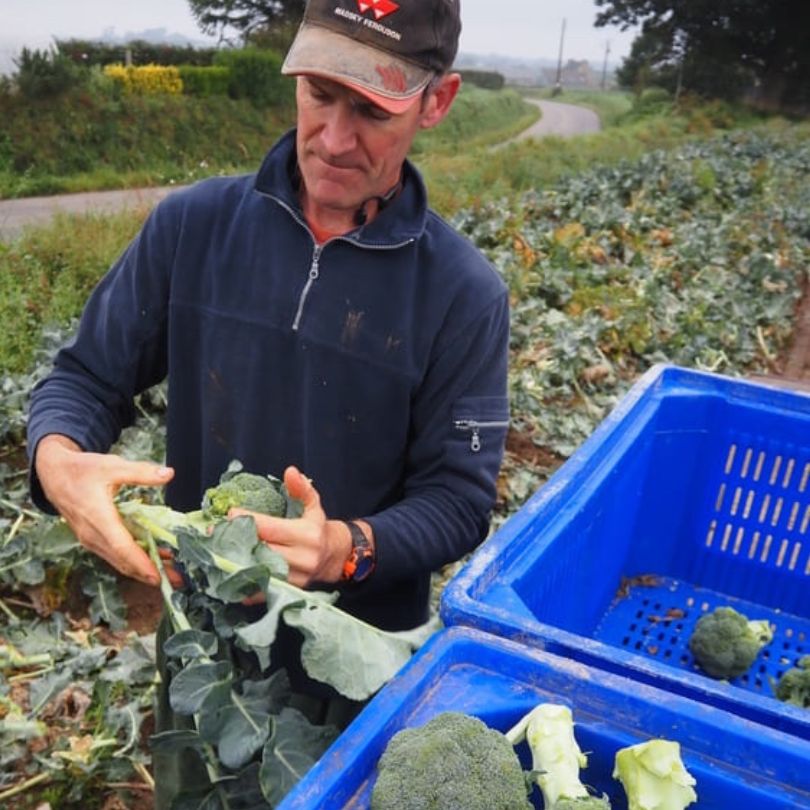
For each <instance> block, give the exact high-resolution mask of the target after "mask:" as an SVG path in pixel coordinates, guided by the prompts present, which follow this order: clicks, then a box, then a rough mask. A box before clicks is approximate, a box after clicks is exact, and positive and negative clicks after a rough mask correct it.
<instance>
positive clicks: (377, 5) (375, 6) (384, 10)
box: [357, 0, 399, 20]
mask: <svg viewBox="0 0 810 810" xmlns="http://www.w3.org/2000/svg"><path fill="white" fill-rule="evenodd" d="M357 8H359V9H360V13H361V14H365V13H366V12H367V11H368V10H369V9H371V10H372V12H373V13H374V19H375V20H381V19H382V18H383V17H387V16H388V15H389V14H393V13H394V12H395V11H396V10H397V9H398V8H399V5H398V4H397V3H394V2H393V0H357Z"/></svg>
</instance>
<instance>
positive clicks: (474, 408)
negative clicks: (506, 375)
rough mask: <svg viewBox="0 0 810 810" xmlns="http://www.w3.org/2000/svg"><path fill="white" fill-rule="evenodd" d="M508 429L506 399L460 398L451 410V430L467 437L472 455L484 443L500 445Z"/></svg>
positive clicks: (478, 450) (507, 403)
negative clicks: (491, 442) (489, 442)
mask: <svg viewBox="0 0 810 810" xmlns="http://www.w3.org/2000/svg"><path fill="white" fill-rule="evenodd" d="M508 428H509V400H508V399H507V398H506V397H462V398H461V399H459V400H458V401H457V402H456V404H455V407H454V408H453V429H454V430H457V431H460V432H462V433H465V434H468V435H469V446H470V450H471V451H472V452H473V453H478V452H480V451H481V448H482V447H483V444H484V442H487V441H493V442H496V441H497V442H498V443H501V442H502V441H503V437H504V435H505V434H506V430H507V429H508Z"/></svg>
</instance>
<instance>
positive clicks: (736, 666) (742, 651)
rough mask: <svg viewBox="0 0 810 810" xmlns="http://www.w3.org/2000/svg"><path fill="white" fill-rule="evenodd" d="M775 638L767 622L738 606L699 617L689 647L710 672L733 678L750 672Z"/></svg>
mask: <svg viewBox="0 0 810 810" xmlns="http://www.w3.org/2000/svg"><path fill="white" fill-rule="evenodd" d="M772 639H773V628H772V627H771V625H770V624H769V623H768V622H767V621H759V620H757V621H749V620H748V618H747V617H746V616H744V615H743V614H742V613H738V612H737V611H736V610H734V608H731V607H719V608H716V609H715V610H713V611H712V612H711V613H706V614H704V615H703V616H701V617H700V618H699V619H698V621H697V624H695V629H694V631H693V632H692V635H691V636H690V637H689V650H690V651H691V653H692V655H693V656H694V657H695V661H696V662H697V664H698V666H699V667H700V668H701V669H702V670H703V671H704V672H705V673H706V674H707V675H711V676H712V677H713V678H718V679H729V678H736V677H738V676H739V675H743V674H744V673H745V672H747V671H748V670H749V669H750V667H751V665H752V664H753V663H754V661H755V660H756V657H757V656H758V655H759V652H760V650H761V649H762V648H763V647H765V646H766V645H767V644H770V642H771V640H772Z"/></svg>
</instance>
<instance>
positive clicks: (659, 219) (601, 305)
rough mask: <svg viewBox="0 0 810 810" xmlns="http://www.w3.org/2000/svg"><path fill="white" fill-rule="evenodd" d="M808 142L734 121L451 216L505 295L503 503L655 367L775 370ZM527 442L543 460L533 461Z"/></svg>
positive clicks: (799, 224)
mask: <svg viewBox="0 0 810 810" xmlns="http://www.w3.org/2000/svg"><path fill="white" fill-rule="evenodd" d="M809 143H810V142H808V141H807V140H806V139H804V138H801V137H794V136H793V134H792V133H791V132H790V131H787V132H785V133H779V132H772V133H765V132H748V133H742V132H736V133H733V134H729V135H726V136H722V137H719V138H714V139H709V140H705V141H700V142H695V143H691V144H688V145H686V146H683V147H681V148H678V149H676V150H673V151H669V152H665V151H653V152H650V153H648V154H646V155H645V156H644V157H642V158H641V159H639V160H636V161H632V162H630V161H627V162H623V163H621V164H620V165H618V166H608V167H597V168H595V169H593V170H591V171H588V172H585V173H582V174H579V175H577V176H576V177H573V178H571V179H570V180H568V181H567V182H565V183H562V184H559V185H557V186H556V187H554V188H552V189H549V190H546V191H542V192H540V191H538V192H531V193H528V194H525V195H523V196H522V197H520V198H519V199H518V200H517V201H506V200H504V201H503V202H500V203H489V204H487V205H484V206H481V207H480V208H476V209H468V210H465V211H464V212H461V213H459V214H458V215H457V216H456V217H455V218H454V219H453V222H454V224H455V225H456V226H457V227H458V228H460V229H461V230H462V231H463V232H464V233H466V234H467V235H468V236H469V237H470V238H471V239H472V240H473V241H474V242H475V243H476V244H477V245H478V246H479V247H480V248H481V249H482V250H483V251H484V252H485V253H486V254H487V255H488V256H489V258H490V260H491V261H492V262H493V264H494V265H495V267H496V268H497V269H498V270H499V271H500V273H501V274H502V275H503V277H504V278H505V280H506V281H507V283H508V285H509V288H510V292H511V302H512V337H511V358H510V379H509V388H510V395H511V406H512V424H513V428H514V430H515V432H516V433H517V434H519V435H520V436H521V437H523V438H524V439H525V442H524V444H525V445H526V446H525V447H524V449H523V452H522V454H521V456H520V458H519V459H518V460H517V461H516V462H515V463H514V464H512V461H511V458H510V457H509V455H507V460H506V467H505V468H504V487H503V490H502V499H503V500H504V502H505V509H506V511H507V512H509V511H511V509H514V508H515V507H516V506H517V505H518V504H519V503H520V502H521V498H522V497H523V496H524V494H525V493H526V491H527V490H528V491H533V489H536V487H537V485H539V483H541V482H542V481H543V480H545V479H546V477H547V476H548V474H549V472H550V471H553V469H555V468H556V466H557V465H558V464H559V463H560V461H562V460H564V459H565V458H567V457H568V456H569V455H570V454H571V453H572V452H573V451H574V450H575V449H576V448H577V447H578V446H579V445H580V444H581V443H582V442H583V441H584V440H585V438H586V437H587V436H588V435H590V433H591V432H592V431H593V429H594V428H595V426H596V425H597V424H598V423H599V422H600V421H601V420H602V419H603V418H604V417H605V416H606V415H607V414H608V412H609V411H610V409H611V408H612V407H613V406H614V405H615V404H616V402H617V401H618V399H619V398H620V397H621V396H622V395H623V394H624V393H626V391H627V390H628V389H629V387H630V385H632V383H633V382H635V380H636V379H638V377H639V376H640V375H641V374H642V373H644V372H645V371H646V370H647V369H648V368H650V367H651V366H652V365H653V364H655V363H658V362H670V363H675V364H678V365H682V366H685V367H689V368H697V369H702V370H707V371H717V372H722V373H726V374H729V375H732V376H737V375H752V374H757V373H759V374H768V373H779V369H780V358H781V357H783V356H784V353H785V349H786V348H787V346H788V343H789V340H790V336H791V334H792V324H793V313H794V309H795V306H796V303H797V301H798V300H799V297H800V296H801V292H802V285H803V281H804V279H805V278H806V267H807V266H808V265H810V215H808V211H810V183H808V182H807V179H808V176H809V175H810V146H809V145H808V144H809ZM532 447H535V448H540V449H542V451H543V453H542V456H543V457H542V458H541V459H539V460H538V463H537V464H536V466H532V465H529V466H527V464H526V460H527V459H529V460H531V458H532V455H531V452H530V451H531V448H532ZM512 487H514V491H512Z"/></svg>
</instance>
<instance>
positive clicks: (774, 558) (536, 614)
mask: <svg viewBox="0 0 810 810" xmlns="http://www.w3.org/2000/svg"><path fill="white" fill-rule="evenodd" d="M721 605H730V606H733V607H735V608H736V609H738V610H739V611H741V612H743V613H745V614H746V615H747V616H748V617H749V618H750V619H767V620H768V621H770V622H771V623H772V624H773V625H774V627H775V636H774V639H773V642H772V643H771V644H770V645H769V646H768V647H767V648H766V649H765V650H763V651H762V652H761V653H760V656H759V659H758V660H757V661H756V663H755V664H754V666H753V667H752V669H751V670H749V672H748V673H747V674H745V675H743V676H741V677H739V678H736V679H734V680H732V681H730V682H728V683H727V682H721V681H716V680H714V679H712V678H710V677H708V676H706V675H704V674H703V673H701V672H700V671H699V670H698V668H697V666H696V664H695V662H694V660H693V658H692V656H691V654H690V652H689V649H688V646H687V642H688V639H689V636H690V635H691V631H692V628H693V627H694V624H695V622H696V621H697V619H698V618H699V617H700V616H701V615H702V614H703V613H705V612H706V611H709V610H712V609H714V608H715V607H719V606H721ZM441 613H442V618H443V619H444V621H445V623H446V624H448V625H453V624H469V625H471V626H474V627H477V628H480V629H483V630H486V631H489V632H492V633H495V634H498V635H502V636H504V637H509V638H515V639H520V640H521V641H523V642H525V643H528V644H534V645H537V646H539V647H543V648H545V649H548V650H551V651H554V652H557V653H560V654H564V655H567V656H570V657H572V658H575V659H578V660H580V661H583V662H585V663H588V664H593V665H596V666H599V667H602V668H606V669H609V670H611V671H614V672H620V673H624V674H627V675H630V676H632V677H634V678H636V679H638V680H641V681H645V682H647V683H654V684H658V685H660V686H662V687H665V688H666V689H668V690H670V691H673V692H677V693H680V694H684V695H688V696H691V697H693V698H697V699H700V700H704V701H706V702H709V703H711V704H713V705H716V706H719V707H722V708H723V709H725V710H728V711H732V712H735V713H737V714H740V715H742V716H744V717H748V718H750V719H752V720H754V721H756V722H759V723H764V724H767V725H771V726H773V727H775V728H779V729H782V730H785V731H789V732H790V733H793V734H797V735H798V736H801V737H804V738H806V739H810V710H807V709H801V708H798V707H794V706H790V705H788V704H785V703H781V702H780V701H778V700H777V699H776V698H775V697H774V696H773V689H772V683H773V682H774V681H775V680H776V679H778V678H779V676H780V675H781V674H782V673H783V672H784V671H785V670H786V669H789V668H790V667H791V666H795V664H796V663H797V661H798V659H799V658H800V657H801V656H802V655H807V654H810V396H806V395H804V394H799V393H795V392H791V391H787V390H782V389H776V388H771V387H767V386H764V385H760V384H754V383H750V382H746V381H743V380H735V379H731V378H728V377H724V376H720V375H716V374H707V373H701V372H695V371H688V370H686V369H681V368H678V367H673V366H656V367H655V368H653V369H651V370H650V371H649V372H648V373H647V374H646V375H645V376H644V377H643V378H642V379H641V380H640V381H639V382H638V383H637V384H636V385H635V386H634V387H633V388H632V389H631V391H630V392H629V393H628V394H627V395H626V396H625V397H624V399H623V400H622V401H621V402H620V403H619V405H618V406H617V407H616V409H615V410H614V411H613V412H612V413H611V414H610V415H609V416H608V417H607V419H606V420H605V421H604V422H603V423H602V424H601V425H600V426H599V427H598V428H597V429H596V430H595V431H594V433H593V435H592V436H591V437H590V438H589V439H588V440H587V441H586V442H585V443H584V444H583V445H582V446H581V447H580V448H579V449H578V450H577V452H576V453H574V455H572V456H571V458H570V459H569V460H568V461H567V462H566V463H565V464H563V465H562V467H560V469H559V470H558V471H557V472H556V473H555V474H554V475H553V476H552V478H551V479H550V480H549V481H548V483H547V484H546V485H545V486H543V487H541V488H540V490H539V491H538V492H536V493H535V494H534V495H533V496H532V497H531V498H530V499H529V500H528V501H527V503H526V504H525V505H524V506H523V507H522V508H521V509H520V511H519V512H518V513H516V514H515V515H514V516H512V517H511V518H510V519H509V520H508V521H507V522H506V523H505V524H504V525H503V526H502V527H501V528H500V530H499V531H498V532H496V533H495V534H494V535H493V536H492V537H491V538H490V539H489V540H488V541H487V542H486V543H485V544H484V545H483V546H482V547H481V548H480V549H479V550H478V551H477V552H476V553H475V554H474V555H473V557H472V559H471V560H470V562H469V563H468V564H467V565H466V566H465V568H464V569H462V571H460V572H459V574H458V575H457V576H456V577H455V578H454V579H453V580H452V581H451V582H450V583H449V584H448V586H447V588H446V589H445V592H444V594H443V598H442V604H441Z"/></svg>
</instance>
